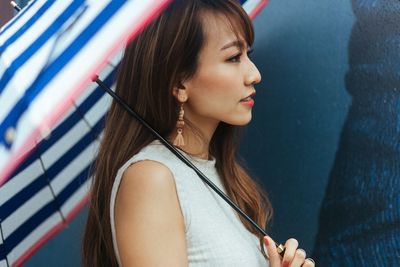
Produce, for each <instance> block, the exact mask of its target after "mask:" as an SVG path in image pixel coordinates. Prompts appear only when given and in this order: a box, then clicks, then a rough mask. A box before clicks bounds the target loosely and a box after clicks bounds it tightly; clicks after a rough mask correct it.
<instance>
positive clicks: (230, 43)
mask: <svg viewBox="0 0 400 267" xmlns="http://www.w3.org/2000/svg"><path fill="white" fill-rule="evenodd" d="M232 46H236V47H238V48H239V49H240V50H242V49H243V48H244V47H245V45H244V43H243V41H240V40H235V41H232V42H229V43H227V44H226V45H224V46H223V47H222V48H221V51H222V50H225V49H228V48H229V47H232Z"/></svg>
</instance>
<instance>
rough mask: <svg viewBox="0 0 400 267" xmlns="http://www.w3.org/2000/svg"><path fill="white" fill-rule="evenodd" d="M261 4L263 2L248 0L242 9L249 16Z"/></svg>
mask: <svg viewBox="0 0 400 267" xmlns="http://www.w3.org/2000/svg"><path fill="white" fill-rule="evenodd" d="M260 3H261V0H248V1H246V2H245V3H244V4H243V5H242V7H243V9H244V10H246V12H247V13H248V14H250V13H251V12H252V11H253V10H254V9H255V8H256V7H257V6H258V4H260Z"/></svg>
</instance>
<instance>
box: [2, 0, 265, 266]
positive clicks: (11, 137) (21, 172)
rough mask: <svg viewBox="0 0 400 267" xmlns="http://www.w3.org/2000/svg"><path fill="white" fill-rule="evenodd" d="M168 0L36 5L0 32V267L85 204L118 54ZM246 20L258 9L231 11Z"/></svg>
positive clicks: (71, 0)
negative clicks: (100, 81)
mask: <svg viewBox="0 0 400 267" xmlns="http://www.w3.org/2000/svg"><path fill="white" fill-rule="evenodd" d="M169 2H170V0H154V1H153V0H152V1H150V0H136V1H133V0H131V1H126V0H125V1H123V0H112V1H111V0H109V1H105V0H96V1H94V0H92V1H90V0H86V1H84V0H80V1H77V0H64V1H54V0H53V1H51V0H47V1H46V0H36V1H31V2H30V3H29V5H28V6H27V7H25V8H24V9H23V10H22V11H21V12H20V13H19V14H18V15H17V16H16V17H15V18H14V19H13V20H11V21H10V22H9V23H8V24H6V25H5V26H4V27H3V28H2V29H0V267H3V266H20V265H22V263H23V262H24V261H26V260H27V259H28V258H29V257H30V256H31V255H32V254H33V253H34V252H35V251H36V250H37V249H39V248H40V246H42V245H43V244H44V243H45V242H46V241H47V240H48V239H50V238H51V237H52V236H54V235H55V234H56V233H57V232H59V231H60V230H61V229H62V228H63V227H64V226H65V225H66V224H68V223H69V222H70V221H71V220H72V219H73V218H74V216H75V215H76V214H77V212H78V211H79V210H80V209H81V208H82V207H83V206H84V205H85V204H86V203H87V201H88V196H89V184H90V177H89V172H90V166H91V164H92V163H93V160H94V158H95V155H96V151H97V148H98V145H99V139H100V138H101V133H102V128H103V124H104V117H105V115H106V111H107V109H108V106H109V105H110V103H111V99H110V98H109V96H108V95H106V94H105V93H104V91H103V90H101V89H99V88H98V87H97V85H96V84H94V83H92V84H91V83H90V80H91V77H92V76H93V74H94V73H100V75H99V76H100V77H101V78H102V79H103V80H104V82H105V83H106V84H107V85H108V86H110V87H112V88H113V87H114V82H115V70H116V66H117V65H118V64H119V61H120V59H121V50H122V49H123V46H124V45H125V44H126V43H127V42H128V41H129V40H131V39H132V38H134V37H135V36H136V34H137V33H138V32H139V31H140V30H141V29H143V27H145V26H146V25H147V24H148V23H149V22H151V20H152V19H154V18H155V17H156V16H157V15H158V14H159V12H161V11H162V10H163V9H164V8H165V7H166V6H167V5H168V4H169ZM240 2H241V4H242V5H243V7H244V8H245V10H246V11H247V12H248V14H249V15H250V17H252V18H254V17H255V16H256V14H257V13H258V12H259V11H260V10H261V9H262V7H264V6H265V4H266V3H267V1H266V0H248V1H240Z"/></svg>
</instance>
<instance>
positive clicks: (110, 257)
mask: <svg viewBox="0 0 400 267" xmlns="http://www.w3.org/2000/svg"><path fill="white" fill-rule="evenodd" d="M253 40H254V32H253V26H252V23H251V21H250V19H249V17H248V16H247V14H246V13H245V11H244V10H243V9H242V7H241V6H240V4H239V3H238V1H235V0H179V1H177V0H176V1H173V2H172V4H171V5H170V6H169V7H168V8H167V9H166V10H165V11H164V12H163V13H162V14H161V15H160V16H159V17H158V18H157V19H156V20H155V21H154V22H152V23H151V24H150V25H149V26H148V27H146V29H145V30H144V31H143V32H142V33H141V34H140V35H139V36H138V37H137V38H136V39H135V40H134V41H133V42H132V43H131V44H129V46H128V47H127V48H126V51H125V54H124V57H123V60H122V62H121V65H120V72H119V76H118V80H117V88H116V93H117V94H118V95H119V96H121V97H122V98H123V99H124V100H125V101H126V102H127V103H128V104H129V105H130V106H131V107H133V108H134V109H135V111H136V112H138V113H139V114H141V115H142V116H143V117H144V118H145V119H146V120H147V121H148V122H149V123H150V124H151V125H153V126H154V127H155V128H156V129H157V130H158V131H159V132H160V133H161V134H162V135H163V136H164V137H165V138H167V139H168V140H169V141H170V142H171V143H173V144H174V145H175V146H176V147H177V148H179V149H180V150H181V151H182V153H183V154H184V155H186V157H188V158H189V159H190V160H191V161H192V162H193V164H194V165H196V167H198V168H199V169H200V170H201V171H202V172H203V173H205V175H206V176H207V177H208V178H210V179H211V180H212V181H213V182H214V183H215V184H216V185H217V186H218V187H219V188H220V189H221V190H222V191H224V192H225V193H226V194H228V196H229V197H230V198H231V199H232V200H233V201H234V202H235V203H237V205H238V206H239V207H240V208H241V209H242V210H243V211H244V212H246V214H247V215H249V216H250V217H252V218H253V219H254V220H255V221H256V222H257V223H258V224H259V225H260V226H262V227H264V228H266V225H267V223H268V221H269V219H270V217H271V214H272V207H271V205H270V202H269V201H268V198H267V197H266V195H265V193H263V191H262V190H261V189H260V187H259V186H258V185H257V184H256V183H255V182H254V181H253V180H252V179H251V177H250V176H249V175H248V173H247V172H246V171H245V170H244V168H243V167H242V166H241V165H240V164H239V162H238V160H237V159H236V146H237V144H238V141H237V138H238V133H237V130H238V128H239V126H243V125H246V124H247V123H249V122H250V120H251V110H252V106H253V104H254V101H253V99H252V98H251V97H252V96H253V95H254V94H255V89H254V85H255V84H257V83H259V82H260V80H261V76H260V73H259V71H258V70H257V68H256V67H255V65H254V64H253V63H252V61H251V60H250V59H249V57H248V54H249V52H250V47H251V45H252V43H253ZM264 242H265V245H266V246H265V247H266V249H267V254H268V255H269V259H268V257H266V256H264V255H265V253H264V249H263V246H264ZM285 245H286V253H285V256H284V257H283V259H281V258H280V256H279V255H278V253H277V251H276V248H275V245H274V242H273V241H272V239H271V238H270V237H263V236H260V234H259V233H258V232H257V231H256V230H255V229H253V228H252V226H251V225H250V224H249V223H248V222H247V221H245V220H243V219H242V218H239V216H238V215H237V214H236V212H235V211H234V210H233V209H232V208H231V207H230V206H229V205H228V204H226V203H225V202H224V201H223V200H222V199H220V197H219V196H217V195H216V194H215V193H214V192H213V191H212V190H211V189H210V188H209V187H208V185H206V184H205V183H203V182H202V180H200V178H199V177H197V175H196V174H195V172H194V171H193V170H192V169H190V168H188V167H187V166H186V165H185V164H184V163H183V162H181V161H180V160H179V159H178V158H177V157H176V156H175V155H174V154H172V153H171V152H170V151H169V150H168V149H167V148H165V147H164V146H163V145H162V144H161V143H160V141H158V140H154V137H153V136H152V135H151V134H150V133H149V131H148V130H147V129H146V128H144V127H143V126H142V125H141V124H140V123H138V122H137V121H136V120H135V119H133V118H132V117H131V116H130V115H129V114H128V113H127V112H125V111H124V110H123V109H122V108H121V107H120V106H118V104H116V103H115V102H114V103H113V104H112V106H111V109H110V111H109V114H108V117H107V122H106V127H105V132H104V136H103V139H102V144H101V147H100V151H99V154H98V158H97V162H96V166H95V172H94V181H93V186H92V199H91V205H90V210H89V218H88V221H87V226H86V231H85V235H84V241H83V261H84V266H124V267H125V266H146V267H148V266H229V267H232V266H250V267H252V266H263V267H264V266H268V265H269V266H272V267H275V266H292V267H296V266H305V267H312V266H314V263H313V262H312V260H306V259H305V257H306V255H305V252H304V250H302V249H297V246H298V243H297V241H296V240H295V239H289V240H288V241H287V242H286V244H285Z"/></svg>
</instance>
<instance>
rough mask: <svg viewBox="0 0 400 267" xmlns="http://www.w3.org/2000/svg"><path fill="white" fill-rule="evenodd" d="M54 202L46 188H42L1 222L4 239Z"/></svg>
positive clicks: (48, 189)
mask: <svg viewBox="0 0 400 267" xmlns="http://www.w3.org/2000/svg"><path fill="white" fill-rule="evenodd" d="M51 201H54V197H53V195H52V193H51V191H50V188H49V187H48V186H46V187H44V188H43V189H42V190H40V191H39V192H38V193H36V194H35V195H34V196H33V197H31V198H30V199H29V200H28V201H27V202H25V203H24V204H23V205H21V206H20V207H18V209H17V210H15V211H14V212H13V213H12V214H11V215H10V216H8V217H7V218H6V219H5V220H4V221H2V223H1V226H2V229H3V236H4V239H7V238H8V237H9V236H10V234H12V233H13V232H14V231H15V230H16V229H17V228H18V227H20V226H21V225H22V224H23V223H24V222H25V221H26V220H28V219H29V218H30V217H32V216H33V215H34V214H35V213H36V212H38V211H39V210H40V209H41V208H42V207H43V206H45V205H46V204H47V203H49V202H51Z"/></svg>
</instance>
